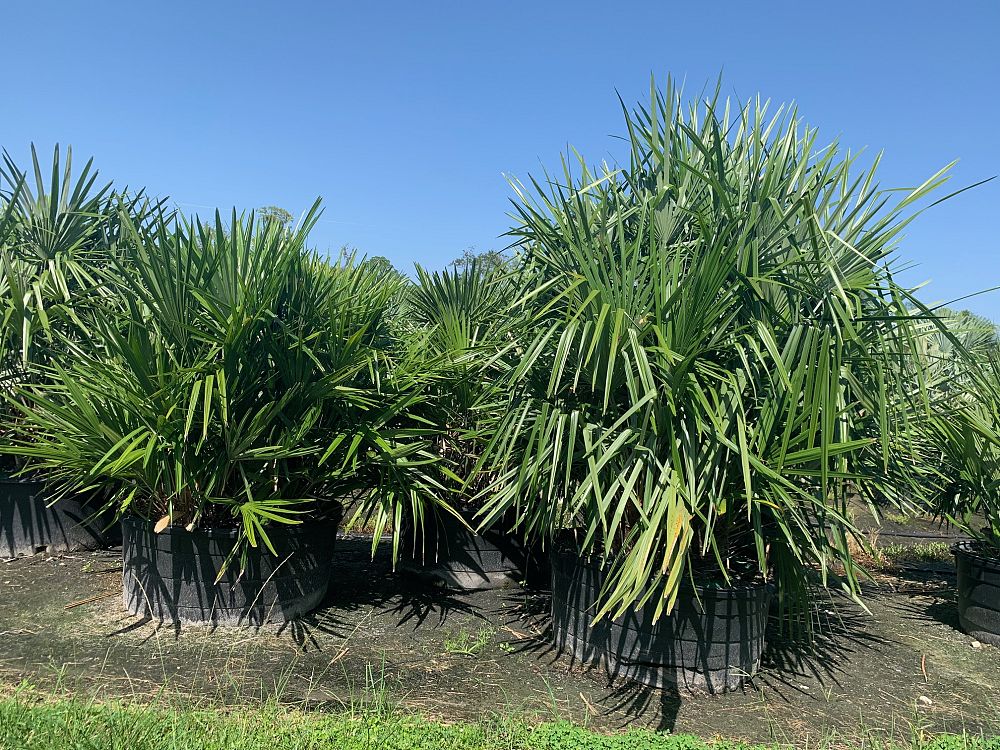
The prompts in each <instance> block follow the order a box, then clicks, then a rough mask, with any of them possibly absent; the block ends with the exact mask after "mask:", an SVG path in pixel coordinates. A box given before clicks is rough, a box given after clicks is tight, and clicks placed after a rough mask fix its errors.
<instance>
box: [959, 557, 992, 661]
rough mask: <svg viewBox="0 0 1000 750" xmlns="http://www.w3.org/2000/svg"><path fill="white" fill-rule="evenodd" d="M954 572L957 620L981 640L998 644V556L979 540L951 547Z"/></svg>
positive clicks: (966, 630) (964, 628)
mask: <svg viewBox="0 0 1000 750" xmlns="http://www.w3.org/2000/svg"><path fill="white" fill-rule="evenodd" d="M952 551H953V552H954V553H955V567H956V570H957V573H958V583H957V600H958V619H959V622H960V623H961V625H962V629H963V630H964V631H965V632H966V633H968V634H969V635H971V636H972V637H974V638H975V639H976V640H979V641H982V642H983V643H991V644H993V645H995V646H1000V557H998V556H997V555H996V553H995V552H991V551H990V550H988V548H987V547H986V545H984V544H982V543H980V542H974V541H965V542H959V543H958V544H956V545H954V546H953V547H952Z"/></svg>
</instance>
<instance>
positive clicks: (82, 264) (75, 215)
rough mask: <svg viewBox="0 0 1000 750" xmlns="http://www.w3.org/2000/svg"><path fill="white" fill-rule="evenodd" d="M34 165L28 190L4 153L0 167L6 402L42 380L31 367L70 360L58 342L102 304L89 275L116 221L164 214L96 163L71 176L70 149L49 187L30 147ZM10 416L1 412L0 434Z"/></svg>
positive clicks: (107, 256) (113, 241) (0, 349)
mask: <svg viewBox="0 0 1000 750" xmlns="http://www.w3.org/2000/svg"><path fill="white" fill-rule="evenodd" d="M31 160H32V165H31V166H32V174H33V177H34V184H33V185H32V183H31V181H30V180H29V179H28V174H27V173H26V172H23V171H21V170H20V169H19V168H18V166H17V165H16V164H15V162H14V161H13V159H12V158H11V157H10V155H9V154H7V153H6V152H5V153H4V157H3V164H2V165H0V207H2V209H3V211H2V213H3V220H2V225H3V230H2V231H0V271H2V275H0V373H2V379H3V391H4V394H5V395H7V396H9V395H11V393H12V390H13V388H14V387H16V386H17V385H23V384H25V383H27V382H30V381H31V379H32V378H37V377H38V376H39V374H40V370H33V369H32V367H31V365H34V364H38V365H44V364H47V363H51V362H52V361H54V360H58V359H60V358H63V357H65V356H67V350H66V348H65V347H64V346H63V344H62V342H63V341H64V340H66V339H67V338H69V339H73V338H74V335H75V334H77V333H78V332H79V330H80V326H81V324H82V320H83V319H85V318H86V317H87V316H88V314H89V311H90V310H91V309H92V308H93V307H94V306H95V305H100V304H104V303H105V302H107V296H106V294H105V290H104V288H103V287H102V286H101V284H99V283H98V281H97V279H96V278H95V276H94V275H93V270H94V269H96V268H100V267H101V266H102V265H103V264H106V263H108V262H110V260H111V256H112V254H113V253H114V252H115V248H116V247H117V244H118V241H119V235H120V232H121V228H122V227H121V222H120V221H119V216H122V215H125V216H129V217H130V219H131V220H132V221H134V222H136V223H138V224H140V225H141V224H142V223H143V222H145V221H147V220H148V219H149V217H151V216H153V215H155V214H156V213H157V212H159V211H161V210H162V203H161V202H157V201H150V200H148V199H146V198H145V196H144V194H143V193H142V191H140V192H139V193H137V194H132V195H129V194H127V193H119V192H115V191H113V189H112V185H111V183H107V184H104V185H98V184H97V176H98V175H97V172H96V171H95V170H94V169H93V160H91V161H88V162H87V164H86V165H85V166H84V168H83V170H82V171H81V172H80V174H79V175H77V176H76V177H75V178H74V177H73V169H72V152H71V150H69V149H67V151H66V157H65V160H62V159H61V157H60V150H59V147H58V146H56V147H55V150H54V153H53V158H52V165H51V170H50V176H49V177H48V181H46V177H45V173H44V172H43V169H42V166H41V163H40V161H39V158H38V154H37V152H36V151H35V148H34V146H32V148H31ZM4 184H6V189H4V187H3V186H4ZM77 338H79V337H78V336H77ZM15 418H16V414H15V413H14V412H12V411H11V410H10V409H9V408H4V410H3V412H2V417H0V422H2V426H0V429H3V430H5V431H6V430H8V429H9V428H10V426H11V425H12V420H14V419H15ZM5 458H8V460H9V457H5Z"/></svg>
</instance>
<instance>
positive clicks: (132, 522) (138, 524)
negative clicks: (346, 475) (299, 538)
mask: <svg viewBox="0 0 1000 750" xmlns="http://www.w3.org/2000/svg"><path fill="white" fill-rule="evenodd" d="M343 518H344V506H343V505H342V504H341V503H339V502H335V503H331V504H330V512H329V514H328V515H326V516H324V517H322V518H311V519H307V520H304V521H303V522H302V523H295V524H277V525H275V526H274V527H273V528H272V529H270V530H271V531H273V530H276V529H277V530H280V531H283V532H285V533H295V532H300V533H308V532H309V531H311V530H312V529H315V528H329V527H330V526H333V527H334V528H336V527H338V526H340V522H341V521H342V520H343ZM120 521H121V522H122V524H123V525H129V526H131V527H132V528H133V529H141V530H145V531H152V529H153V526H155V525H156V524H155V523H154V522H153V521H151V520H149V519H147V518H143V517H142V516H139V515H137V514H135V513H126V514H124V515H122V516H121V518H120ZM173 533H183V534H192V535H199V536H204V537H209V538H216V539H227V540H229V539H236V538H237V537H239V536H240V534H241V529H238V528H232V527H221V526H198V527H196V528H195V529H193V530H192V531H188V530H187V529H186V528H185V527H183V526H173V525H170V526H167V527H166V528H165V529H164V530H163V531H161V532H160V533H159V534H157V535H156V536H161V535H163V534H173Z"/></svg>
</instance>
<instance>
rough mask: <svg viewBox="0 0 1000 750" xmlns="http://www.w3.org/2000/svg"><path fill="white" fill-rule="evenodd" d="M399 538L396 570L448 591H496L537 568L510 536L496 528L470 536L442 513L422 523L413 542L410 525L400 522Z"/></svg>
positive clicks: (467, 530)
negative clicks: (400, 552) (398, 562)
mask: <svg viewBox="0 0 1000 750" xmlns="http://www.w3.org/2000/svg"><path fill="white" fill-rule="evenodd" d="M472 522H473V521H472V520H471V519H470V525H471V523H472ZM401 533H402V537H401V539H400V546H401V550H402V555H401V558H402V561H401V564H400V567H401V568H402V569H403V570H406V571H407V572H410V573H413V574H416V575H419V576H420V577H422V578H424V579H427V580H429V581H431V582H433V583H437V584H440V585H442V586H445V587H447V588H450V589H455V590H459V591H477V590H483V589H496V588H502V587H504V586H509V585H511V584H512V583H514V582H516V581H521V580H524V579H525V577H526V576H530V575H532V574H533V572H534V570H533V568H536V567H537V562H536V560H535V557H534V556H532V555H531V554H530V553H529V550H528V548H527V547H526V546H525V545H524V544H523V543H522V542H521V541H520V540H519V539H518V538H517V537H516V536H514V535H512V534H507V533H505V532H503V531H501V530H499V529H488V530H486V531H484V532H482V533H481V534H476V533H474V532H472V531H470V530H469V529H468V528H466V527H465V526H464V525H463V524H462V523H461V522H460V521H459V520H458V519H457V518H455V517H453V516H451V515H450V514H447V513H442V514H441V516H440V517H439V518H437V519H428V520H427V522H426V525H425V527H424V530H423V533H422V534H418V535H417V536H416V542H415V537H414V534H413V525H412V522H408V523H405V524H404V525H403V529H402V530H401Z"/></svg>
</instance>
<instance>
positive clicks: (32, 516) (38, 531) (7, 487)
mask: <svg viewBox="0 0 1000 750" xmlns="http://www.w3.org/2000/svg"><path fill="white" fill-rule="evenodd" d="M47 503H48V497H47V496H46V493H45V484H44V483H43V482H38V481H30V480H20V479H9V478H0V557H17V556H19V555H33V554H35V553H36V552H49V553H54V552H77V551H79V550H86V549H98V548H100V547H103V546H104V545H105V542H106V539H105V534H104V533H103V531H102V522H101V521H100V520H92V516H93V515H94V512H95V508H92V507H89V506H88V505H87V504H86V503H83V502H80V501H78V500H72V499H64V500H60V501H59V502H57V503H55V504H54V505H52V506H49V505H48V504H47Z"/></svg>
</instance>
